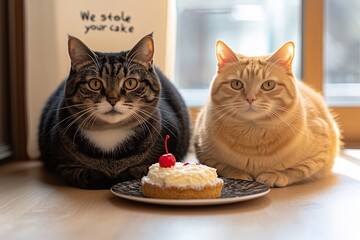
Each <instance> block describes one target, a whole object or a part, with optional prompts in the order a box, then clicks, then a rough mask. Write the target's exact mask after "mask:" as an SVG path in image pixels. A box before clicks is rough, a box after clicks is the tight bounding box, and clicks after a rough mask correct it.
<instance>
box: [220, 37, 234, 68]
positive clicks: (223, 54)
mask: <svg viewBox="0 0 360 240" xmlns="http://www.w3.org/2000/svg"><path fill="white" fill-rule="evenodd" d="M216 57H217V59H218V68H221V67H223V66H224V65H225V64H226V63H231V62H237V61H238V59H237V57H236V55H235V53H234V52H233V51H232V50H231V49H230V48H229V47H228V46H227V45H226V44H225V43H224V42H222V41H217V42H216Z"/></svg>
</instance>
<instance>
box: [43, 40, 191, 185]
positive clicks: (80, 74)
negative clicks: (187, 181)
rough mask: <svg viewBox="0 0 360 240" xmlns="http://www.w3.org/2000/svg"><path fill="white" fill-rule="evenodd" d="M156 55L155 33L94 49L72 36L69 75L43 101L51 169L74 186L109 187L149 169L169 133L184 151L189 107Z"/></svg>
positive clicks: (175, 147) (176, 149)
mask: <svg viewBox="0 0 360 240" xmlns="http://www.w3.org/2000/svg"><path fill="white" fill-rule="evenodd" d="M153 53H154V45H153V39H152V36H150V35H149V36H145V37H144V38H143V39H141V40H140V41H139V43H138V44H136V45H135V46H134V48H132V49H131V50H129V51H124V52H119V53H101V52H93V51H92V50H90V49H89V48H88V47H87V46H86V45H85V44H83V43H82V42H81V41H80V40H79V39H77V38H74V37H69V55H70V58H71V63H72V66H71V70H70V74H69V76H68V78H67V79H66V80H64V81H63V82H62V83H61V85H60V86H59V87H58V89H57V90H55V92H54V93H53V94H52V96H51V97H50V98H49V100H48V102H47V103H46V105H45V108H44V110H43V113H42V117H41V123H40V127H39V146H40V151H41V159H42V161H43V162H44V164H45V166H46V167H47V168H48V169H50V170H52V171H54V172H56V173H57V174H59V175H60V176H61V178H63V179H64V180H65V181H67V182H68V183H70V184H72V185H74V186H77V187H81V188H89V189H99V188H109V187H110V186H112V185H113V184H115V183H117V182H120V181H126V180H130V179H138V178H141V177H142V176H143V175H145V174H146V173H147V171H148V167H149V166H150V165H151V164H153V163H155V162H157V161H158V159H159V156H161V155H162V154H164V151H165V150H164V148H163V137H164V136H165V135H167V134H169V135H170V136H171V140H170V141H169V146H168V147H169V151H170V152H171V153H173V154H174V155H175V157H176V158H177V160H178V161H180V160H181V159H182V158H183V157H184V156H185V155H186V153H187V149H188V145H189V135H190V133H189V116H188V112H187V108H186V106H185V104H184V101H183V100H182V98H181V96H180V94H179V93H178V91H177V90H176V89H175V87H174V86H173V85H172V84H171V82H170V81H169V80H168V79H167V78H166V77H165V76H164V75H163V74H162V73H161V71H160V70H159V69H157V68H155V67H154V66H153V64H152V57H153ZM94 79H95V80H94ZM129 79H130V80H129ZM91 81H92V82H91ZM132 84H133V85H132ZM129 86H130V87H129ZM98 87H99V88H98ZM97 88H98V89H97Z"/></svg>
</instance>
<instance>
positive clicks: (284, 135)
mask: <svg viewBox="0 0 360 240" xmlns="http://www.w3.org/2000/svg"><path fill="white" fill-rule="evenodd" d="M216 55H217V59H218V68H217V73H216V74H215V76H214V79H213V81H212V83H211V94H210V95H211V96H210V98H209V101H208V103H207V104H206V106H205V107H204V108H203V109H202V110H201V112H200V113H199V116H198V118H197V122H196V127H195V133H194V142H195V149H196V154H197V157H198V159H199V160H200V162H201V163H204V164H207V165H209V166H212V167H215V168H217V169H218V173H219V175H221V176H224V177H229V178H238V179H245V180H251V181H258V182H261V183H264V184H266V185H268V186H270V187H284V186H287V185H290V184H293V183H298V182H303V181H307V180H312V179H317V178H321V177H323V176H325V175H326V174H328V173H329V172H331V169H332V166H333V164H334V158H335V156H336V155H337V153H338V151H339V148H340V134H339V129H338V127H337V124H336V122H335V120H334V118H333V116H332V115H331V113H330V112H329V110H328V108H327V106H326V105H325V103H324V101H323V99H322V97H321V96H320V95H319V94H318V93H316V92H315V91H314V90H312V89H311V88H309V87H308V86H306V85H304V84H303V83H302V82H300V81H296V80H295V78H294V74H293V71H292V61H293V56H294V44H293V43H292V42H288V43H286V44H285V45H283V46H282V47H281V48H280V49H279V50H278V51H277V52H275V53H274V54H272V55H267V56H260V57H247V56H243V55H240V54H235V53H234V52H233V51H232V50H231V49H230V48H229V47H228V46H227V45H226V44H225V43H223V42H221V41H218V42H217V44H216Z"/></svg>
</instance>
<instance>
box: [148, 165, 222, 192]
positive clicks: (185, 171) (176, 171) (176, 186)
mask: <svg viewBox="0 0 360 240" xmlns="http://www.w3.org/2000/svg"><path fill="white" fill-rule="evenodd" d="M223 184H224V181H223V180H222V179H220V178H218V177H217V174H216V169H215V168H211V167H208V166H205V165H202V164H198V163H180V162H176V163H175V165H174V166H172V167H161V166H160V164H159V163H155V164H153V165H151V166H150V167H149V172H148V174H147V176H144V177H143V178H142V179H141V191H142V194H143V195H144V196H145V197H151V198H166V199H206V198H219V197H220V196H221V190H222V186H223Z"/></svg>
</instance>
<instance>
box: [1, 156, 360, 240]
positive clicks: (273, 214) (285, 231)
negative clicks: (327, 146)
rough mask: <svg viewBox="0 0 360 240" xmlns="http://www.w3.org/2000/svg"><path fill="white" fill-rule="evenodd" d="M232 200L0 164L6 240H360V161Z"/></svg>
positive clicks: (344, 160)
mask: <svg viewBox="0 0 360 240" xmlns="http://www.w3.org/2000/svg"><path fill="white" fill-rule="evenodd" d="M352 153H353V152H351V151H350V150H349V151H348V152H344V153H343V154H342V155H341V156H340V157H339V158H338V159H337V163H336V166H335V168H334V174H333V175H332V176H330V177H328V178H326V179H322V180H319V181H316V182H311V183H306V184H302V185H294V186H290V187H286V188H279V189H272V190H271V192H270V193H269V194H268V195H266V196H264V197H261V198H258V199H254V200H250V201H247V202H240V203H236V204H229V205H219V206H207V207H205V206H203V207H174V206H173V207H171V206H158V205H151V204H145V203H137V202H132V201H128V200H124V199H121V198H119V197H117V196H115V195H113V194H112V193H111V192H110V191H109V190H96V191H94V190H82V189H77V188H73V187H70V186H66V185H64V184H62V183H61V182H59V181H58V180H57V179H55V178H54V177H53V176H50V175H49V174H48V173H46V172H45V171H44V169H43V167H42V165H41V163H40V162H38V161H24V162H16V163H7V164H3V165H0V194H1V195H0V196H1V197H0V239H50V240H55V239H101V240H105V239H124V240H131V239H148V240H156V239H164V240H165V239H166V240H176V239H186V240H191V239H198V240H201V239H207V240H212V239H214V240H215V239H216V240H219V239H222V240H227V239H236V240H238V239H251V240H254V239H287V240H288V239H305V240H307V239H317V240H319V239H347V240H348V239H360V159H359V158H358V157H357V154H358V153H359V152H358V151H355V153H356V154H355V155H354V154H352Z"/></svg>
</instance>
